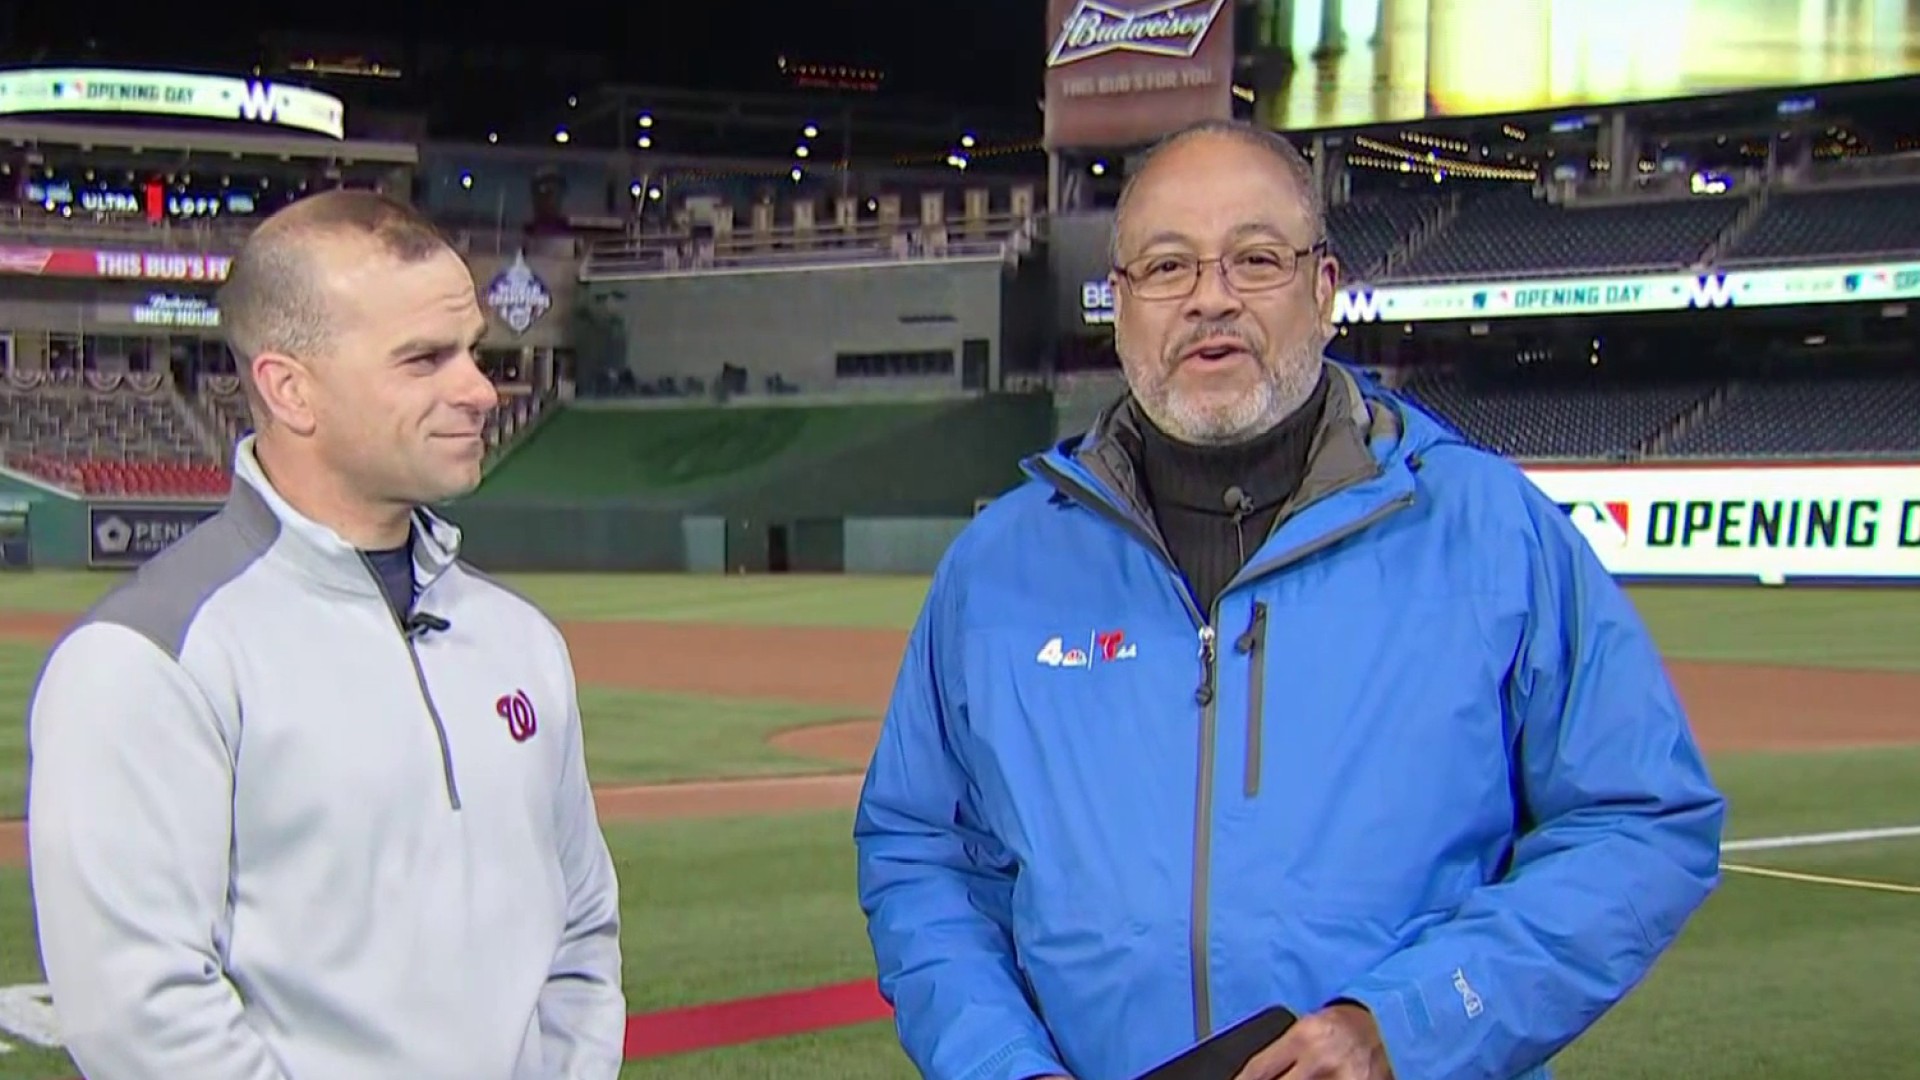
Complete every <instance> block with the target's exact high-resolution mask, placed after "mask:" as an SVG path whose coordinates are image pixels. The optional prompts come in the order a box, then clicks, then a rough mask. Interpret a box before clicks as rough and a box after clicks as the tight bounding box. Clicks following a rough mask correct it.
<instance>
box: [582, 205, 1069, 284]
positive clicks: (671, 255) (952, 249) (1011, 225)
mask: <svg viewBox="0 0 1920 1080" xmlns="http://www.w3.org/2000/svg"><path fill="white" fill-rule="evenodd" d="M1034 227H1035V219H1034V218H1033V216H1031V215H1014V214H995V215H989V216H985V217H979V218H965V219H962V220H959V221H955V222H951V223H942V224H932V225H927V224H911V223H908V222H904V221H903V222H899V223H897V224H890V223H885V222H868V223H861V224H854V225H845V226H842V225H837V224H827V225H818V226H815V227H813V228H810V229H808V228H794V227H792V226H785V227H780V228H771V229H757V230H752V231H746V232H739V231H728V232H720V233H717V234H715V235H712V236H702V237H698V238H696V237H695V236H693V235H692V233H690V232H679V233H669V234H654V235H641V236H634V237H630V238H627V239H624V240H615V241H607V242H603V243H598V244H594V245H592V246H591V247H590V248H589V249H588V250H587V256H586V265H585V274H584V276H585V277H586V278H588V279H594V278H603V279H604V278H630V277H644V276H648V275H654V274H686V273H700V272H709V273H711V272H721V271H727V270H740V269H783V268H802V267H816V266H831V265H836V264H846V263H875V262H906V261H925V260H938V259H955V258H1003V257H1006V256H1007V255H1008V254H1009V253H1012V252H1023V251H1025V250H1026V249H1027V247H1028V246H1029V245H1030V244H1031V242H1032V239H1033V230H1034Z"/></svg>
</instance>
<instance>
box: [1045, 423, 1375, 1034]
mask: <svg viewBox="0 0 1920 1080" xmlns="http://www.w3.org/2000/svg"><path fill="white" fill-rule="evenodd" d="M1096 464H1097V463H1096ZM1034 465H1035V467H1036V469H1037V470H1038V471H1040V472H1041V473H1044V474H1045V475H1046V476H1047V477H1048V478H1049V479H1051V480H1052V482H1053V484H1054V486H1055V487H1058V488H1060V489H1062V490H1064V491H1066V492H1067V493H1068V494H1070V495H1073V496H1075V497H1076V498H1078V500H1079V501H1080V503H1081V505H1083V506H1085V507H1087V508H1088V509H1090V510H1092V511H1093V512H1094V513H1096V514H1098V515H1099V516H1100V517H1102V518H1105V519H1106V520H1108V521H1110V522H1112V523H1114V524H1115V525H1118V526H1119V527H1120V528H1121V529H1123V530H1125V531H1126V532H1127V533H1128V534H1129V535H1131V536H1134V537H1135V538H1137V539H1139V540H1141V541H1142V542H1143V543H1145V544H1146V545H1147V546H1148V547H1149V548H1151V549H1152V550H1153V551H1154V552H1155V553H1156V554H1157V555H1159V557H1160V560H1161V561H1162V562H1163V563H1165V564H1166V566H1167V567H1168V569H1169V570H1171V571H1172V573H1173V574H1174V577H1175V579H1176V581H1179V582H1180V585H1181V587H1180V588H1179V590H1178V592H1179V593H1180V599H1181V600H1182V601H1183V602H1185V604H1186V607H1187V612H1188V614H1189V615H1191V616H1192V618H1193V623H1194V626H1195V628H1196V629H1197V630H1198V632H1199V634H1200V662H1201V675H1200V686H1199V688H1198V689H1197V690H1196V691H1195V692H1194V700H1195V701H1197V702H1199V704H1200V778H1199V791H1198V797H1197V799H1196V802H1197V803H1198V805H1197V806H1196V808H1195V813H1194V826H1193V852H1194V854H1193V879H1192V884H1191V892H1192V896H1193V908H1192V913H1191V918H1190V919H1189V920H1188V924H1189V926H1190V927H1191V930H1190V934H1189V937H1188V953H1189V955H1190V958H1191V966H1190V969H1189V975H1190V978H1191V979H1192V992H1193V1031H1194V1038H1195V1040H1196V1041H1204V1040H1205V1039H1207V1038H1209V1037H1210V1036H1211V1035H1212V1034H1213V1001H1212V989H1211V987H1210V985H1209V978H1208V967H1209V965H1208V963H1207V939H1208V937H1209V934H1210V928H1209V925H1208V917H1207V915H1208V908H1209V905H1210V904H1211V897H1210V882H1209V879H1208V876H1207V870H1208V868H1209V867H1210V866H1211V864H1212V861H1213V830H1212V827H1211V826H1212V822H1213V786H1214V767H1213V741H1214V732H1215V728H1216V727H1217V724H1218V717H1217V715H1216V713H1215V709H1214V706H1215V698H1216V697H1217V694H1216V693H1215V691H1216V686H1215V678H1216V675H1217V671H1218V667H1217V664H1216V659H1217V658H1216V654H1215V648H1214V645H1215V633H1214V623H1215V622H1216V621H1217V620H1218V617H1219V609H1220V598H1224V597H1225V596H1226V595H1227V594H1228V593H1229V592H1231V591H1232V590H1233V589H1235V588H1237V587H1239V586H1240V585H1242V584H1245V583H1246V582H1248V581H1252V580H1254V579H1256V578H1259V577H1263V576H1265V575H1267V574H1270V573H1272V572H1274V571H1276V570H1279V569H1281V568H1283V567H1285V566H1287V565H1289V564H1291V563H1294V562H1298V561H1300V560H1301V559H1305V558H1306V557H1308V556H1309V555H1312V554H1314V553H1315V552H1318V551H1321V550H1324V549H1325V548H1328V547H1331V546H1333V545H1334V544H1337V543H1339V542H1340V541H1342V540H1344V539H1346V538H1347V537H1349V536H1352V535H1353V534H1354V533H1357V532H1359V531H1361V530H1362V529H1365V528H1368V527H1370V526H1372V525H1373V524H1374V523H1375V522H1377V521H1380V520H1381V519H1382V518H1385V517H1387V516H1389V515H1391V514H1393V513H1396V512H1397V511H1399V510H1401V509H1404V508H1405V507H1408V506H1411V505H1413V496H1412V495H1402V496H1400V497H1399V498H1397V499H1395V500H1393V501H1392V502H1390V503H1388V504H1386V505H1385V506H1382V507H1380V508H1378V509H1376V510H1374V511H1373V512H1371V513H1369V514H1367V515H1366V516H1365V517H1362V518H1360V519H1359V520H1357V521H1354V522H1351V523H1349V524H1348V525H1346V526H1345V527H1343V528H1340V529H1338V530H1335V531H1334V532H1332V533H1329V534H1327V535H1325V536H1322V537H1319V538H1318V539H1316V540H1313V541H1309V542H1308V543H1306V544H1303V545H1301V546H1300V547H1297V548H1295V549H1293V550H1292V551H1289V552H1287V553H1286V554H1284V555H1281V556H1280V557H1278V558H1276V559H1272V560H1270V561H1268V562H1266V563H1263V564H1261V565H1260V566H1259V567H1258V568H1256V569H1254V570H1252V571H1251V572H1249V571H1247V569H1246V568H1245V567H1242V568H1241V573H1239V574H1236V575H1234V577H1233V578H1232V579H1231V580H1229V581H1228V582H1227V584H1226V585H1225V586H1223V587H1222V588H1221V590H1220V593H1219V597H1217V598H1216V599H1215V600H1214V605H1213V609H1212V615H1211V617H1209V616H1207V615H1203V614H1201V612H1200V608H1199V605H1198V604H1196V603H1195V602H1194V600H1193V595H1192V592H1191V591H1190V590H1189V589H1187V588H1186V586H1185V582H1184V580H1182V579H1180V570H1179V564H1178V563H1176V562H1175V561H1174V559H1173V554H1172V553H1171V552H1169V551H1168V550H1167V546H1166V544H1165V543H1164V542H1162V541H1161V539H1160V538H1159V536H1157V535H1156V534H1154V533H1153V531H1152V530H1149V529H1147V528H1145V527H1143V526H1142V525H1141V524H1140V522H1139V521H1138V520H1137V519H1136V518H1134V517H1133V516H1131V515H1128V514H1125V513H1122V512H1121V511H1119V510H1118V509H1116V508H1114V506H1113V505H1112V504H1111V503H1109V502H1108V501H1107V500H1106V499H1103V498H1101V497H1100V496H1099V495H1098V494H1097V493H1095V492H1094V491H1092V490H1090V489H1089V488H1088V487H1087V486H1086V485H1085V484H1082V483H1080V482H1079V481H1078V480H1076V479H1074V478H1073V477H1071V476H1069V475H1068V474H1066V473H1065V472H1062V471H1061V470H1060V469H1059V468H1058V467H1057V466H1055V465H1053V464H1052V463H1051V462H1049V461H1047V460H1046V459H1045V458H1040V459H1038V460H1036V461H1035V462H1034ZM1119 486H1120V485H1117V484H1116V485H1115V487H1116V489H1118V488H1119ZM1346 486H1348V485H1342V486H1341V487H1340V488H1336V489H1334V490H1333V491H1329V492H1325V493H1324V494H1322V495H1321V496H1320V498H1327V497H1330V496H1332V495H1335V494H1338V493H1339V491H1341V490H1344V489H1345V487H1346ZM1316 501H1317V500H1316ZM1299 509H1304V508H1303V507H1302V508H1296V509H1295V512H1296V513H1298V511H1299ZM1274 527H1275V528H1276V529H1277V528H1278V527H1279V524H1278V523H1277V522H1276V523H1275V526H1274ZM1263 542H1264V539H1263ZM1262 689H1263V690H1264V687H1262ZM1255 700H1258V699H1255ZM1248 768H1249V770H1252V769H1255V768H1257V763H1253V762H1250V763H1249V765H1248Z"/></svg>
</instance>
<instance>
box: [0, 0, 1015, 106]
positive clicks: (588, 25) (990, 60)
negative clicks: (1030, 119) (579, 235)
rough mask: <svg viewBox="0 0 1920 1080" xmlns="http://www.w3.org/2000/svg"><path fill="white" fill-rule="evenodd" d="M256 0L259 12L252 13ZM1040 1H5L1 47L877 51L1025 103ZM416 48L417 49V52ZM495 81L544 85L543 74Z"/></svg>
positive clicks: (99, 57) (168, 56) (61, 54)
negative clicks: (287, 42)
mask: <svg viewBox="0 0 1920 1080" xmlns="http://www.w3.org/2000/svg"><path fill="white" fill-rule="evenodd" d="M249 9H251V11H252V12H253V14H249ZM1042 10H1043V2H1042V0H951V2H945V3H943V2H939V0H905V2H903V0H893V2H883V0H809V2H807V3H776V2H752V0H731V2H730V0H639V2H635V0H627V2H625V3H621V4H598V5H596V4H589V3H585V2H582V0H541V2H540V3H537V4H513V3H511V2H507V3H498V4H495V3H489V2H488V0H468V2H465V3H460V4H450V3H446V2H443V0H429V2H418V0H406V2H392V0H389V2H386V3H380V4H368V3H345V4H337V3H326V2H322V3H317V4H316V3H306V4H284V3H278V2H271V0H256V2H255V3H253V4H251V5H247V4H242V3H235V2H232V0H219V2H207V3H191V2H189V3H182V4H153V3H145V4H137V5H136V4H128V3H113V2H109V3H88V4H82V5H64V4H48V3H45V2H44V0H36V2H30V3H23V2H19V0H8V2H6V3H0V54H3V56H0V58H3V59H4V61H5V63H7V64H8V65H9V66H18V65H24V64H32V63H58V62H73V61H81V60H92V61H95V62H111V63H125V64H133V63H147V64H161V63H167V62H171V63H174V64H176V65H182V64H190V65H193V66H196V67H213V66H219V65H233V64H236V63H251V62H259V58H260V57H261V55H262V53H263V41H266V40H269V39H268V38H267V37H266V35H268V34H269V33H272V32H275V31H278V32H288V31H291V32H295V33H312V34H324V35H337V36H338V38H337V40H340V41H342V42H352V41H355V40H356V39H359V40H366V41H369V42H374V43H381V45H382V47H383V48H384V49H385V50H387V51H389V52H390V51H393V50H399V51H400V53H401V56H402V63H403V64H404V65H406V66H407V67H409V68H411V69H412V70H416V71H417V70H420V69H421V67H422V64H421V60H422V57H423V56H424V55H425V54H424V53H423V52H422V51H421V50H423V49H428V48H432V47H433V46H435V45H437V46H439V47H440V48H441V49H442V50H446V49H448V48H449V47H451V48H452V49H454V50H456V51H457V50H460V49H468V48H471V47H473V46H482V47H484V46H489V45H491V46H494V47H496V48H498V47H505V48H509V49H510V48H514V47H523V48H526V49H529V50H532V51H539V52H547V53H550V54H552V55H554V56H556V57H564V56H565V55H566V54H567V53H573V54H576V55H577V56H578V57H580V58H581V59H585V60H590V61H591V63H588V64H578V63H576V64H567V63H564V62H562V63H560V64H559V65H557V66H559V67H561V68H562V69H563V70H582V69H588V68H591V67H598V68H599V69H600V70H601V71H603V72H604V73H606V74H607V75H609V76H610V77H612V78H615V79H622V80H625V81H628V82H631V83H638V84H644V85H650V86H672V87H685V88H688V89H701V90H714V91H726V90H735V91H749V90H762V91H764V90H778V89H781V84H780V82H779V77H778V74H777V70H776V68H775V58H776V57H778V56H779V55H780V54H782V53H783V52H784V53H787V54H788V55H791V56H795V57H799V58H803V59H807V60H811V61H814V62H832V63H849V64H862V65H871V66H877V67H880V68H882V69H884V70H885V71H886V73H887V80H886V84H885V86H886V91H885V96H887V97H889V98H895V99H905V100H919V101H925V102H930V103H937V104H945V105H949V106H951V105H961V106H974V105H977V106H981V107H985V108H1000V109H1021V108H1025V109H1031V108H1032V107H1033V105H1032V103H1033V102H1034V100H1035V99H1036V97H1038V95H1039V94H1040V63H1041V57H1042V55H1043V53H1044V44H1043V38H1044V36H1045V30H1044V27H1043V25H1042V18H1043V16H1042ZM409 61H411V62H409ZM495 85H498V86H499V89H500V91H501V92H502V93H507V94H511V93H514V92H515V91H516V90H518V91H523V92H526V93H530V94H532V93H538V94H545V93H547V92H549V91H550V90H551V89H552V88H551V87H550V86H547V85H545V78H544V77H543V76H542V75H540V74H534V75H529V76H527V77H526V78H525V80H524V84H523V85H521V86H518V87H516V86H514V85H512V84H511V83H510V82H509V83H507V84H505V85H501V84H498V83H496V84H495Z"/></svg>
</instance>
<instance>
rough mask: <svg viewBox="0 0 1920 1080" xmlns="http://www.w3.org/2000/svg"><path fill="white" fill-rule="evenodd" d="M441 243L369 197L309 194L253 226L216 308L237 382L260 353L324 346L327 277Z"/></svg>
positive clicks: (445, 247)
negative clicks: (344, 268) (363, 263)
mask: <svg viewBox="0 0 1920 1080" xmlns="http://www.w3.org/2000/svg"><path fill="white" fill-rule="evenodd" d="M452 251H453V247H452V245H451V244H449V243H448V242H447V240H446V238H445V237H444V236H442V235H441V233H440V231H439V230H438V229H436V228H435V227H434V226H433V223H432V222H430V221H428V220H427V219H426V218H425V217H424V216H422V215H421V214H420V213H419V211H417V210H415V209H413V208H412V207H410V206H407V205H406V204H404V203H401V202H398V201H396V200H394V199H390V198H388V197H386V196H384V195H379V194H376V193H374V192H371V191H348V190H338V191H324V192H320V193H318V194H315V195H309V196H307V197H306V198H304V199H301V200H300V201H298V202H295V203H293V204H292V205H290V206H288V207H286V208H285V209H283V210H281V211H279V212H278V213H276V214H274V215H273V216H271V217H269V218H267V219H266V220H265V221H263V222H261V223H260V226H259V227H258V228H256V229H254V231H253V233H252V234H251V235H250V236H248V238H247V242H246V244H245V245H244V246H243V247H242V248H241V249H240V254H239V255H238V256H236V257H235V258H234V260H233V265H232V267H231V268H230V269H229V271H228V274H227V280H226V283H225V284H224V285H222V286H221V288H220V292H219V296H218V301H217V302H218V304H219V307H220V320H221V323H222V325H224V326H225V328H226V338H227V344H228V347H230V348H231V349H232V350H233V352H234V356H235V358H236V360H237V366H238V367H239V369H240V371H241V374H242V376H243V381H246V382H247V383H248V384H249V388H250V389H251V387H250V384H251V380H250V379H246V378H245V377H246V376H247V375H248V373H249V372H248V369H249V366H250V364H251V362H252V361H253V360H254V359H255V358H256V357H259V356H262V355H265V354H268V353H278V354H281V355H286V356H296V357H303V358H304V357H312V356H313V355H315V354H316V353H320V352H324V351H325V350H326V349H327V347H328V344H329V342H330V340H331V336H332V335H331V332H330V331H331V327H332V323H333V318H332V315H331V313H330V311H329V307H328V300H329V298H328V295H327V291H328V290H327V285H328V278H329V274H330V272H331V271H332V270H334V269H336V268H339V267H341V266H351V265H353V264H354V263H356V262H359V261H362V260H364V259H366V258H368V257H369V256H370V255H385V256H386V257H388V258H391V259H395V260H397V261H399V262H402V263H420V262H425V261H427V260H429V259H432V258H434V257H435V256H438V255H440V254H442V253H445V252H452Z"/></svg>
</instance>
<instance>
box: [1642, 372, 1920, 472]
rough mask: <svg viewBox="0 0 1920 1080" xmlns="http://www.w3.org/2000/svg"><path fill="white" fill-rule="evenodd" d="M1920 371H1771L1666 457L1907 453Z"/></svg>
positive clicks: (1915, 423) (1912, 443)
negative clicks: (1774, 374)
mask: <svg viewBox="0 0 1920 1080" xmlns="http://www.w3.org/2000/svg"><path fill="white" fill-rule="evenodd" d="M1916 454H1920V373H1915V374H1884V375H1862V376H1851V377H1849V376H1822V377H1818V378H1811V377H1794V378H1775V379H1769V380H1767V381H1765V382H1742V383H1739V384H1736V385H1734V386H1733V387H1732V388H1731V389H1730V391H1729V392H1728V393H1727V395H1726V397H1725V398H1724V399H1723V400H1721V401H1720V402H1718V403H1717V404H1716V407H1715V408H1714V409H1712V410H1711V411H1710V412H1709V413H1708V414H1707V415H1706V416H1705V417H1703V418H1702V420H1701V421H1700V422H1699V423H1698V424H1697V425H1695V426H1693V427H1691V428H1689V429H1688V430H1686V431H1685V432H1683V433H1681V434H1680V435H1679V436H1678V437H1676V438H1675V439H1674V440H1673V442H1672V444H1671V445H1670V446H1668V447H1667V448H1666V450H1665V456H1668V457H1682V458H1686V457H1912V456H1914V455H1916Z"/></svg>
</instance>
